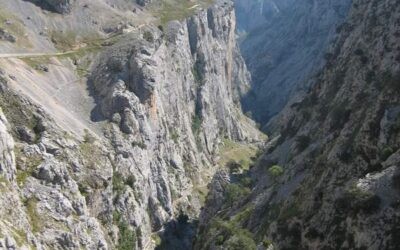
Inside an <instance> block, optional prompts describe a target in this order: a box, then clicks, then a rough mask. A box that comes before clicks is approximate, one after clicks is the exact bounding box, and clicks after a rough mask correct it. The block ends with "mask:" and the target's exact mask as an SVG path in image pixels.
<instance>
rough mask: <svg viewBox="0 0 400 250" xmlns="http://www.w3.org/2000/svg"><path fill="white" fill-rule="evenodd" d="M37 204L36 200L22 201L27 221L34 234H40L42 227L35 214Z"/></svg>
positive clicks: (39, 219)
mask: <svg viewBox="0 0 400 250" xmlns="http://www.w3.org/2000/svg"><path fill="white" fill-rule="evenodd" d="M37 203H38V201H37V200H36V198H29V199H27V200H26V201H24V205H25V207H26V212H27V215H28V219H29V224H30V225H31V227H32V231H33V232H34V233H38V232H40V231H41V230H42V227H43V224H42V223H43V222H42V220H41V218H40V217H39V214H38V212H37Z"/></svg>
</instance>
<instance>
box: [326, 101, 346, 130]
mask: <svg viewBox="0 0 400 250" xmlns="http://www.w3.org/2000/svg"><path fill="white" fill-rule="evenodd" d="M350 113H351V111H350V110H348V109H346V104H345V103H342V104H339V105H336V106H335V107H334V108H333V110H332V112H331V123H330V127H331V129H332V130H338V129H342V128H343V126H344V125H345V124H346V123H347V121H348V120H349V117H350Z"/></svg>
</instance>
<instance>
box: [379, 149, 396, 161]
mask: <svg viewBox="0 0 400 250" xmlns="http://www.w3.org/2000/svg"><path fill="white" fill-rule="evenodd" d="M393 153H394V151H393V149H392V148H391V147H385V148H384V149H383V150H382V152H381V153H380V158H381V160H382V161H386V160H387V158H389V156H391V155H392V154H393Z"/></svg>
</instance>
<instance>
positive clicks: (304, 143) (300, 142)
mask: <svg viewBox="0 0 400 250" xmlns="http://www.w3.org/2000/svg"><path fill="white" fill-rule="evenodd" d="M310 142H311V138H310V137H309V136H308V135H300V136H298V137H297V138H296V144H297V145H296V147H297V149H298V150H299V151H300V152H302V151H304V150H305V149H306V148H307V147H308V146H309V145H310Z"/></svg>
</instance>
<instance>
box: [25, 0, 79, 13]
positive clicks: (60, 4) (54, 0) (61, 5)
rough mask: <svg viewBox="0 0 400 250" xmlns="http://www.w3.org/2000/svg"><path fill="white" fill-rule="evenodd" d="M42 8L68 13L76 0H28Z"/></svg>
mask: <svg viewBox="0 0 400 250" xmlns="http://www.w3.org/2000/svg"><path fill="white" fill-rule="evenodd" d="M27 1H30V2H32V3H34V4H36V5H38V6H40V7H41V8H44V9H49V10H53V11H55V12H58V13H60V14H66V13H69V12H70V11H71V7H72V2H73V1H74V0H27Z"/></svg>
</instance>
